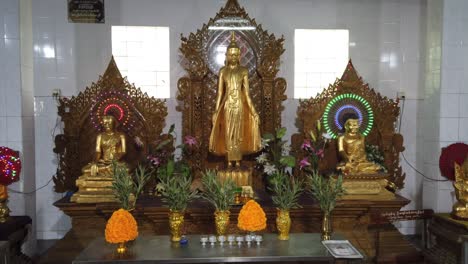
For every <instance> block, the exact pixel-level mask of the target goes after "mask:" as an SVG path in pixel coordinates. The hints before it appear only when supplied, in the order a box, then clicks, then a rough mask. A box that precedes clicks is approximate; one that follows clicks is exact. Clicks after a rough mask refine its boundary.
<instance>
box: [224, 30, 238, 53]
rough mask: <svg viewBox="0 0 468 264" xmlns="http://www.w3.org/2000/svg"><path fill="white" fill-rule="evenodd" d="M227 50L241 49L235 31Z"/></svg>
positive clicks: (232, 33)
mask: <svg viewBox="0 0 468 264" xmlns="http://www.w3.org/2000/svg"><path fill="white" fill-rule="evenodd" d="M227 49H239V46H237V42H236V34H235V33H234V31H231V43H229V46H228V48H227Z"/></svg>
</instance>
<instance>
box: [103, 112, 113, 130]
mask: <svg viewBox="0 0 468 264" xmlns="http://www.w3.org/2000/svg"><path fill="white" fill-rule="evenodd" d="M115 125H116V120H115V118H114V117H113V116H111V115H106V116H104V117H102V126H103V127H104V131H106V132H109V131H113V130H114V129H115Z"/></svg>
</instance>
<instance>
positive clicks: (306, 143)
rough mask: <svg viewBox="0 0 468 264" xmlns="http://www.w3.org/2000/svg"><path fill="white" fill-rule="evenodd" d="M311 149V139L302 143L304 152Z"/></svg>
mask: <svg viewBox="0 0 468 264" xmlns="http://www.w3.org/2000/svg"><path fill="white" fill-rule="evenodd" d="M311 147H312V145H311V144H310V140H309V139H306V140H304V143H302V146H301V148H302V149H304V150H307V149H310V148H311Z"/></svg>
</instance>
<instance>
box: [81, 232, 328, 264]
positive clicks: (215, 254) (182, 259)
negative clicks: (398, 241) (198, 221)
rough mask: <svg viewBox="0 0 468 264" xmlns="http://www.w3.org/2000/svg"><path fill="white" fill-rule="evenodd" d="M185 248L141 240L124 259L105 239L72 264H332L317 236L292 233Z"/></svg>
mask: <svg viewBox="0 0 468 264" xmlns="http://www.w3.org/2000/svg"><path fill="white" fill-rule="evenodd" d="M187 237H188V239H189V242H188V244H186V245H180V244H179V243H172V242H171V241H170V237H169V236H142V237H139V238H137V240H136V241H134V242H133V245H131V246H130V247H129V248H128V251H127V253H126V255H124V256H119V255H118V254H117V253H116V245H112V244H108V243H106V242H105V240H104V238H102V237H101V238H97V239H95V240H94V241H93V242H92V243H91V244H90V245H89V246H88V247H87V248H86V249H85V250H84V251H83V252H81V254H80V255H78V257H77V258H76V259H75V260H74V261H73V264H84V263H86V264H89V263H122V261H125V262H131V263H221V262H288V261H295V262H297V261H304V262H313V263H334V261H335V259H334V258H333V257H332V256H331V254H330V253H329V252H328V251H327V249H326V248H325V247H324V246H323V245H322V243H321V241H320V234H317V233H294V234H290V239H289V240H288V241H281V240H278V239H277V235H276V234H263V242H261V244H260V245H257V244H255V243H252V245H250V246H247V244H246V243H245V242H244V243H243V244H242V245H241V246H238V245H237V244H235V245H232V246H230V245H229V244H228V243H225V244H224V245H223V246H220V245H219V243H217V244H216V245H214V246H211V245H210V244H209V243H208V244H207V245H205V246H203V245H202V244H201V243H200V235H189V236H187Z"/></svg>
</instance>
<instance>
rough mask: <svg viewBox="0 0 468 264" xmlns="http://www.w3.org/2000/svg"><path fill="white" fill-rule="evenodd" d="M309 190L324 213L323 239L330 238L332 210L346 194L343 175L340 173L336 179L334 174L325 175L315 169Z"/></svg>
mask: <svg viewBox="0 0 468 264" xmlns="http://www.w3.org/2000/svg"><path fill="white" fill-rule="evenodd" d="M308 185H309V192H310V193H311V194H312V196H313V197H315V199H316V200H317V202H318V203H319V206H320V210H321V211H322V213H323V219H322V240H330V238H331V233H332V228H331V218H330V217H331V212H332V211H333V209H334V208H335V205H336V201H337V200H338V199H339V198H340V197H341V196H343V195H344V194H345V190H344V189H343V177H342V176H341V175H339V176H338V177H337V178H336V179H334V177H333V176H330V177H325V176H322V175H320V174H319V173H318V171H317V170H313V171H312V173H311V174H309V175H308Z"/></svg>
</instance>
